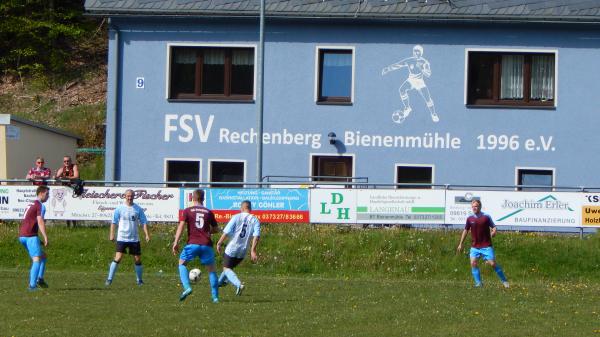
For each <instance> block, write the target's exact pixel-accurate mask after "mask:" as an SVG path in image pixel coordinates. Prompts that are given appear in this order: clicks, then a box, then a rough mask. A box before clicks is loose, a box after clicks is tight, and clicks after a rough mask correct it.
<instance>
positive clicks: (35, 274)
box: [19, 186, 50, 290]
mask: <svg viewBox="0 0 600 337" xmlns="http://www.w3.org/2000/svg"><path fill="white" fill-rule="evenodd" d="M49 190H50V189H49V188H48V186H39V187H38V188H37V190H36V192H35V194H36V196H37V198H36V200H34V202H33V203H32V204H30V205H29V206H28V207H27V209H26V210H25V215H24V217H23V221H22V222H21V227H20V228H19V242H21V244H22V245H23V246H24V247H25V249H26V250H27V252H28V253H29V257H31V269H30V270H29V290H35V289H36V288H37V286H40V287H42V288H47V287H48V284H46V281H44V272H45V271H46V254H45V253H44V251H43V250H42V244H41V242H40V239H39V238H38V232H39V233H41V234H42V238H43V239H44V247H47V246H48V236H47V235H46V224H45V222H44V214H45V213H46V208H45V207H44V203H45V202H46V201H48V196H49V193H48V192H49Z"/></svg>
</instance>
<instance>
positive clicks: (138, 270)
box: [134, 263, 144, 283]
mask: <svg viewBox="0 0 600 337" xmlns="http://www.w3.org/2000/svg"><path fill="white" fill-rule="evenodd" d="M134 267H135V276H136V277H137V280H138V283H139V282H140V281H142V272H143V271H144V267H142V264H141V263H140V264H135V265H134Z"/></svg>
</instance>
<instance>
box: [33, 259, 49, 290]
mask: <svg viewBox="0 0 600 337" xmlns="http://www.w3.org/2000/svg"><path fill="white" fill-rule="evenodd" d="M45 273H46V254H45V253H43V252H42V256H40V269H39V271H38V276H37V281H36V282H37V285H38V287H40V288H48V283H46V281H45V280H44V274H45Z"/></svg>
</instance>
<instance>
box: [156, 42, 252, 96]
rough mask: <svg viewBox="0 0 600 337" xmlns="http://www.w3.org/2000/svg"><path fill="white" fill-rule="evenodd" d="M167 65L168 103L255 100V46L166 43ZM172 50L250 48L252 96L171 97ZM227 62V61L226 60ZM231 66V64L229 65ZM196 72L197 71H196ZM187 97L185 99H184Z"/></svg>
mask: <svg viewBox="0 0 600 337" xmlns="http://www.w3.org/2000/svg"><path fill="white" fill-rule="evenodd" d="M166 47H167V64H166V77H165V78H166V79H167V82H166V88H165V99H166V100H167V101H170V102H190V101H198V102H202V101H207V102H242V103H253V102H254V101H255V100H256V81H257V76H258V74H257V69H256V68H257V65H256V63H257V59H258V49H257V45H256V44H229V43H226V44H221V43H167V46H166ZM173 48H198V49H201V48H223V49H226V50H232V49H236V48H239V49H247V48H250V49H252V50H253V51H254V53H253V54H254V67H253V68H254V69H253V74H252V78H253V80H252V81H253V84H252V95H229V96H226V95H225V94H223V95H219V94H208V95H199V96H198V95H196V94H195V93H194V94H184V97H171V83H172V80H173V78H172V76H171V74H172V72H171V67H172V61H173ZM226 62H227V60H226ZM229 66H231V63H230V64H229ZM196 72H198V70H196ZM227 73H228V72H227V70H225V74H227ZM229 73H230V72H229ZM198 81H200V82H201V81H202V80H201V79H196V82H198ZM227 84H228V81H227V80H226V79H225V86H227ZM186 96H187V97H186Z"/></svg>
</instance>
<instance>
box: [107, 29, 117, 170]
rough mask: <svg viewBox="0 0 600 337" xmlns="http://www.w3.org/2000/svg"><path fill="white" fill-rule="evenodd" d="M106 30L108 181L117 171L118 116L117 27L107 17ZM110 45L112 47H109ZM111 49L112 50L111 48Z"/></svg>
mask: <svg viewBox="0 0 600 337" xmlns="http://www.w3.org/2000/svg"><path fill="white" fill-rule="evenodd" d="M108 32H109V43H110V45H109V53H108V55H109V56H108V57H109V59H108V64H109V65H110V66H109V67H108V69H109V72H108V89H109V90H110V89H111V84H112V90H110V92H107V100H108V101H107V102H106V128H107V131H108V130H110V132H108V133H107V134H106V145H107V147H108V148H107V149H106V152H105V155H106V154H109V153H110V155H111V157H112V158H108V157H105V163H104V179H105V180H108V181H113V180H116V179H117V177H116V173H117V148H118V146H117V142H118V137H117V134H118V130H117V127H118V124H119V123H118V116H119V70H120V64H119V56H120V50H119V43H120V41H119V27H117V26H116V25H114V24H113V23H112V20H111V19H110V18H109V19H108ZM111 33H112V34H113V40H112V43H111V40H110V34H111ZM110 47H112V48H110ZM111 49H112V50H111Z"/></svg>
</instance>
